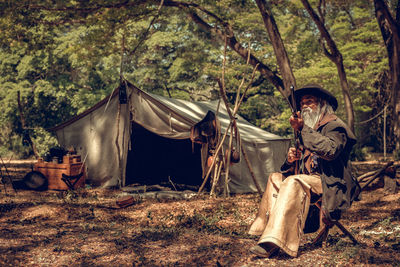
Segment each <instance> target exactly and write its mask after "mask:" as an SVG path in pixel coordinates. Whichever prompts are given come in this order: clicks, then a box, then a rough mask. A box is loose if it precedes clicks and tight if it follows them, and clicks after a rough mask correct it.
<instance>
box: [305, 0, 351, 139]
mask: <svg viewBox="0 0 400 267" xmlns="http://www.w3.org/2000/svg"><path fill="white" fill-rule="evenodd" d="M301 2H302V3H303V6H304V8H305V9H306V10H307V12H308V13H309V14H310V16H311V19H312V20H313V21H314V23H315V24H316V25H317V27H318V30H319V32H320V34H321V39H322V40H321V44H322V47H323V49H324V53H325V55H326V56H327V57H328V58H329V59H330V60H331V61H332V62H333V63H335V65H336V68H337V70H338V75H339V79H340V86H341V88H342V94H343V100H344V106H345V111H346V114H347V124H348V125H349V127H350V128H351V130H352V131H353V132H354V109H353V104H352V102H351V98H350V89H349V83H348V81H347V75H346V71H345V69H344V65H343V56H342V54H341V53H340V51H339V49H338V48H337V46H336V43H335V41H334V40H333V39H332V37H331V35H330V34H329V32H328V30H327V28H326V27H325V24H324V22H323V19H324V18H323V17H322V14H320V16H318V15H317V13H316V12H315V11H314V9H313V8H312V7H311V5H310V3H309V2H308V0H301ZM319 10H321V8H319ZM323 41H325V43H326V45H327V46H328V47H326V45H325V43H323ZM328 49H329V50H328Z"/></svg>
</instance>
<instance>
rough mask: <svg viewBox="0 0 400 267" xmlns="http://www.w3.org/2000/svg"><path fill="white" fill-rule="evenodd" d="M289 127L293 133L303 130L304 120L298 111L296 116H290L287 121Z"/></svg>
mask: <svg viewBox="0 0 400 267" xmlns="http://www.w3.org/2000/svg"><path fill="white" fill-rule="evenodd" d="M289 122H290V125H291V126H292V128H293V129H294V130H295V131H301V129H303V126H304V120H303V118H302V117H301V114H300V111H297V116H296V117H295V116H293V115H292V116H290V119H289Z"/></svg>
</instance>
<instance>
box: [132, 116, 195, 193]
mask: <svg viewBox="0 0 400 267" xmlns="http://www.w3.org/2000/svg"><path fill="white" fill-rule="evenodd" d="M170 181H172V183H173V184H176V185H190V186H200V185H201V183H202V168H201V145H199V144H196V143H195V144H193V149H192V142H191V141H190V139H170V138H165V137H162V136H159V135H157V134H155V133H153V132H151V131H148V130H147V129H145V128H144V127H142V126H140V125H139V124H137V123H134V122H133V123H132V135H131V150H130V151H128V159H127V166H126V183H125V185H131V184H142V185H154V184H171V182H170Z"/></svg>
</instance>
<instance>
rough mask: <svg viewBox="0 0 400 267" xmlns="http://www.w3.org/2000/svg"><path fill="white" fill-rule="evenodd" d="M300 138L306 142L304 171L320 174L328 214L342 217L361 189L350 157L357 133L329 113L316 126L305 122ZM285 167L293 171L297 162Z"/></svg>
mask: <svg viewBox="0 0 400 267" xmlns="http://www.w3.org/2000/svg"><path fill="white" fill-rule="evenodd" d="M300 142H301V144H302V146H303V156H302V159H301V160H300V173H304V174H317V175H319V176H320V178H321V183H322V190H323V194H322V207H323V210H324V212H325V216H326V217H328V219H331V220H338V219H340V216H341V212H342V211H344V210H346V209H348V208H349V207H350V206H351V204H352V202H353V201H354V200H357V199H358V197H359V194H360V192H361V188H360V185H359V184H358V182H357V180H356V179H355V178H354V177H353V176H352V174H351V164H350V160H349V158H350V152H351V149H352V147H353V146H354V144H355V143H356V137H355V136H354V134H353V133H352V131H351V130H350V129H349V127H348V126H347V125H346V124H345V123H344V122H343V121H342V120H341V119H339V118H338V117H337V116H336V115H334V114H329V115H326V116H324V117H323V118H322V119H321V120H320V121H319V123H318V124H317V125H316V127H314V129H312V128H310V127H308V126H306V125H304V126H303V128H302V130H301V131H300ZM281 170H282V171H284V172H292V171H293V164H289V163H288V162H287V161H286V162H285V163H284V165H283V166H282V168H281ZM288 174H289V173H288Z"/></svg>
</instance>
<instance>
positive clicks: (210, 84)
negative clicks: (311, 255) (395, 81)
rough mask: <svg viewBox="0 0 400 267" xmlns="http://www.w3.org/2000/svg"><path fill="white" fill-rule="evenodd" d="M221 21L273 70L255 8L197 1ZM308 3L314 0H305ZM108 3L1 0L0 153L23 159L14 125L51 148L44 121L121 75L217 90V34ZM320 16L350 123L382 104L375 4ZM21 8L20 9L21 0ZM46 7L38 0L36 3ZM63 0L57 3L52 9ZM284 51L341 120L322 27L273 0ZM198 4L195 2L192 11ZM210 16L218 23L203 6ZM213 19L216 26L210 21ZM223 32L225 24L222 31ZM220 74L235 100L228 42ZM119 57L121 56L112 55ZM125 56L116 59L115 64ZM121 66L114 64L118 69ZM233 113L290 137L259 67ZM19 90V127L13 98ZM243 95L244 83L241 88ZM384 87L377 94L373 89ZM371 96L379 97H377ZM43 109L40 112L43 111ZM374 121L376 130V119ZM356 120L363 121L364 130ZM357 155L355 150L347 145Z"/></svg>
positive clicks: (168, 86)
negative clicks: (332, 100) (348, 103)
mask: <svg viewBox="0 0 400 267" xmlns="http://www.w3.org/2000/svg"><path fill="white" fill-rule="evenodd" d="M194 2H195V3H197V4H199V5H201V6H202V7H204V8H206V9H208V10H209V11H211V12H213V13H214V14H216V15H217V16H218V17H220V18H221V19H223V20H225V21H227V22H228V23H229V24H230V25H231V27H232V29H233V30H234V32H235V35H236V39H237V40H238V41H239V42H240V43H241V44H242V46H243V47H245V48H250V49H251V51H252V53H253V54H254V55H255V56H256V57H258V58H259V59H261V60H262V62H263V63H264V64H265V65H267V66H268V67H269V68H271V69H272V70H274V71H276V72H277V73H278V74H279V69H278V68H277V66H276V57H275V54H274V50H273V48H272V45H271V43H270V40H269V38H268V34H267V31H266V29H265V26H264V23H263V21H262V17H261V15H260V12H259V10H258V8H257V6H256V5H255V3H254V2H253V1H242V0H223V1H208V0H206V1H204V0H202V1H194ZM310 2H311V4H312V5H313V6H314V7H315V5H316V1H310ZM113 4H120V1H117V0H107V1H105V0H104V1H103V0H98V1H94V2H93V1H72V0H67V1H58V0H57V1H53V2H52V3H51V4H49V3H48V1H44V0H35V1H26V0H21V1H6V2H2V3H0V14H1V16H0V73H1V75H0V123H1V124H2V126H3V127H2V129H0V152H1V153H2V154H3V155H4V154H9V153H10V151H14V152H15V153H18V154H19V155H20V156H21V155H24V156H28V155H29V154H30V152H29V148H26V147H23V146H22V144H21V143H22V141H21V138H22V133H23V131H24V130H26V129H28V130H29V131H30V132H31V134H32V135H33V136H34V141H35V142H36V143H37V146H38V148H39V150H40V151H41V153H43V151H45V150H46V147H47V148H48V147H49V146H52V145H54V143H55V139H54V137H52V135H51V133H48V132H46V129H48V128H50V127H52V126H55V125H57V124H59V123H61V122H62V121H65V120H67V119H68V118H71V117H72V116H73V115H76V114H77V113H80V112H82V111H84V110H85V109H87V108H88V107H90V106H92V105H93V104H95V103H96V102H98V101H99V100H100V99H102V98H104V97H105V96H107V95H108V94H109V93H111V92H112V90H113V89H114V88H115V87H116V86H117V85H118V83H119V75H120V74H123V75H124V76H125V77H126V78H127V79H129V80H130V81H132V82H134V83H135V84H136V85H137V86H138V87H140V88H142V89H144V90H146V91H149V92H152V93H156V94H160V95H164V96H168V97H174V98H181V99H187V100H208V99H212V100H214V99H216V98H218V97H219V89H218V85H217V82H216V79H218V78H221V76H222V65H223V54H224V43H223V40H219V39H218V38H217V37H216V36H215V35H214V34H212V33H210V32H208V31H206V30H204V29H202V28H200V27H199V26H198V25H197V24H195V23H194V22H193V21H192V20H190V19H188V17H187V15H185V14H183V13H182V12H181V10H179V9H178V8H172V7H168V6H163V7H162V8H161V11H160V14H159V16H158V17H157V18H156V19H155V20H154V23H153V24H152V25H151V27H149V26H150V23H151V21H152V20H153V18H155V16H156V14H157V11H156V10H157V7H158V5H159V3H158V2H153V1H141V2H138V3H135V4H134V5H133V4H127V5H122V6H120V7H118V8H101V6H102V5H110V6H112V5H113ZM326 4H327V9H326V11H327V13H326V16H325V23H326V25H327V27H328V30H329V32H330V34H331V35H332V37H333V39H334V40H335V42H336V44H337V46H338V48H339V50H340V52H341V53H342V55H343V59H344V65H345V71H346V73H347V78H348V81H349V84H350V87H351V92H350V93H351V98H352V101H353V105H354V110H355V113H356V121H361V120H365V119H366V118H367V117H368V116H373V115H374V114H376V113H377V112H379V111H380V110H381V109H382V107H383V105H385V101H386V100H387V95H385V94H384V93H382V90H381V89H380V88H384V87H385V86H383V85H382V84H387V83H388V81H387V80H385V79H383V78H382V75H383V74H384V73H385V72H386V71H387V68H388V67H387V66H388V61H387V54H386V49H385V47H384V44H383V42H382V37H381V33H380V30H379V28H378V25H377V22H376V18H375V15H374V10H373V5H372V3H369V2H365V1H361V0H356V1H348V2H345V1H326ZM28 6H29V8H28ZM40 6H42V7H49V8H50V9H46V8H35V7H40ZM56 7H57V8H60V10H62V11H58V10H52V9H51V8H56ZM271 8H272V13H273V15H274V18H275V21H276V22H277V25H278V27H279V30H280V33H281V36H282V39H283V41H284V44H285V48H286V50H287V53H288V55H289V57H290V60H291V64H292V67H293V72H294V74H295V76H296V79H297V85H298V86H302V85H305V84H307V83H320V84H321V85H323V86H324V87H325V88H326V89H328V90H329V91H330V92H332V93H333V94H334V95H335V96H336V97H337V98H338V100H339V105H340V107H339V110H338V114H339V116H340V117H342V118H343V117H345V116H344V115H345V111H344V105H343V97H342V92H341V89H340V81H339V78H338V76H337V69H336V66H335V65H334V63H332V62H331V61H330V60H329V59H328V58H327V57H326V56H325V55H324V54H323V49H322V48H321V45H320V43H319V32H318V30H317V28H316V26H315V24H314V23H313V22H312V21H311V20H310V18H309V15H308V14H307V12H306V11H305V10H304V8H303V6H302V4H301V2H300V1H297V0H296V1H283V2H282V1H281V2H279V1H278V2H274V3H271ZM197 11H198V10H197ZM199 14H200V16H202V18H203V19H204V20H206V21H207V22H209V23H210V24H211V25H218V21H217V20H216V19H215V18H214V17H213V16H211V15H210V14H207V13H205V12H199ZM218 27H219V28H221V25H219V26H218ZM221 29H222V28H221ZM226 55H227V56H226V63H225V64H226V68H225V83H226V89H227V93H228V98H229V101H230V102H231V103H234V101H235V97H236V91H237V89H238V88H239V85H240V83H241V81H242V79H243V78H245V83H244V84H245V86H247V84H248V83H249V82H250V75H251V73H252V67H250V66H248V65H246V62H245V60H244V59H243V58H241V57H239V56H238V55H237V54H236V53H235V52H234V51H232V50H231V49H229V48H228V49H227V51H226ZM121 61H122V62H121ZM121 63H122V64H121ZM121 66H122V69H121ZM254 81H257V82H255V83H254V84H253V86H252V87H250V89H249V91H248V92H247V95H246V97H245V100H244V102H243V104H242V106H241V108H240V110H239V113H240V114H241V115H242V116H243V117H245V118H246V119H248V120H249V121H251V122H252V123H254V124H256V125H257V126H260V127H261V128H263V129H266V130H268V131H271V132H273V133H277V134H280V135H290V134H291V128H290V126H289V124H288V118H289V116H290V112H289V110H288V105H287V103H286V101H285V100H284V99H283V98H282V96H281V95H280V94H279V93H277V92H276V90H275V89H274V87H273V85H272V84H271V83H270V82H268V81H267V80H265V78H264V77H262V76H260V74H258V73H257V75H256V77H255V79H254ZM17 91H20V94H21V102H22V106H23V112H24V117H25V121H26V125H25V128H26V129H22V125H21V120H20V115H19V110H18V106H17ZM242 92H243V89H242ZM381 95H384V97H378V98H377V96H381ZM377 99H379V101H377ZM43 118H46V119H43ZM373 123H374V124H373V125H374V127H370V124H368V125H367V126H358V125H357V129H356V133H357V135H359V136H360V137H361V140H360V141H361V142H359V144H360V147H361V146H362V145H363V144H365V143H371V142H374V140H375V141H376V142H377V145H376V146H377V147H380V143H381V142H382V137H381V136H382V133H381V132H379V130H378V129H380V128H381V126H380V124H379V122H378V121H375V122H373ZM375 126H376V127H375ZM363 127H367V128H368V127H369V128H372V129H373V131H372V130H371V132H370V133H369V134H367V133H366V131H365V129H364V128H363ZM354 155H355V156H354V157H355V158H361V157H362V155H361V154H360V153H359V152H357V151H356V152H354Z"/></svg>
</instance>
